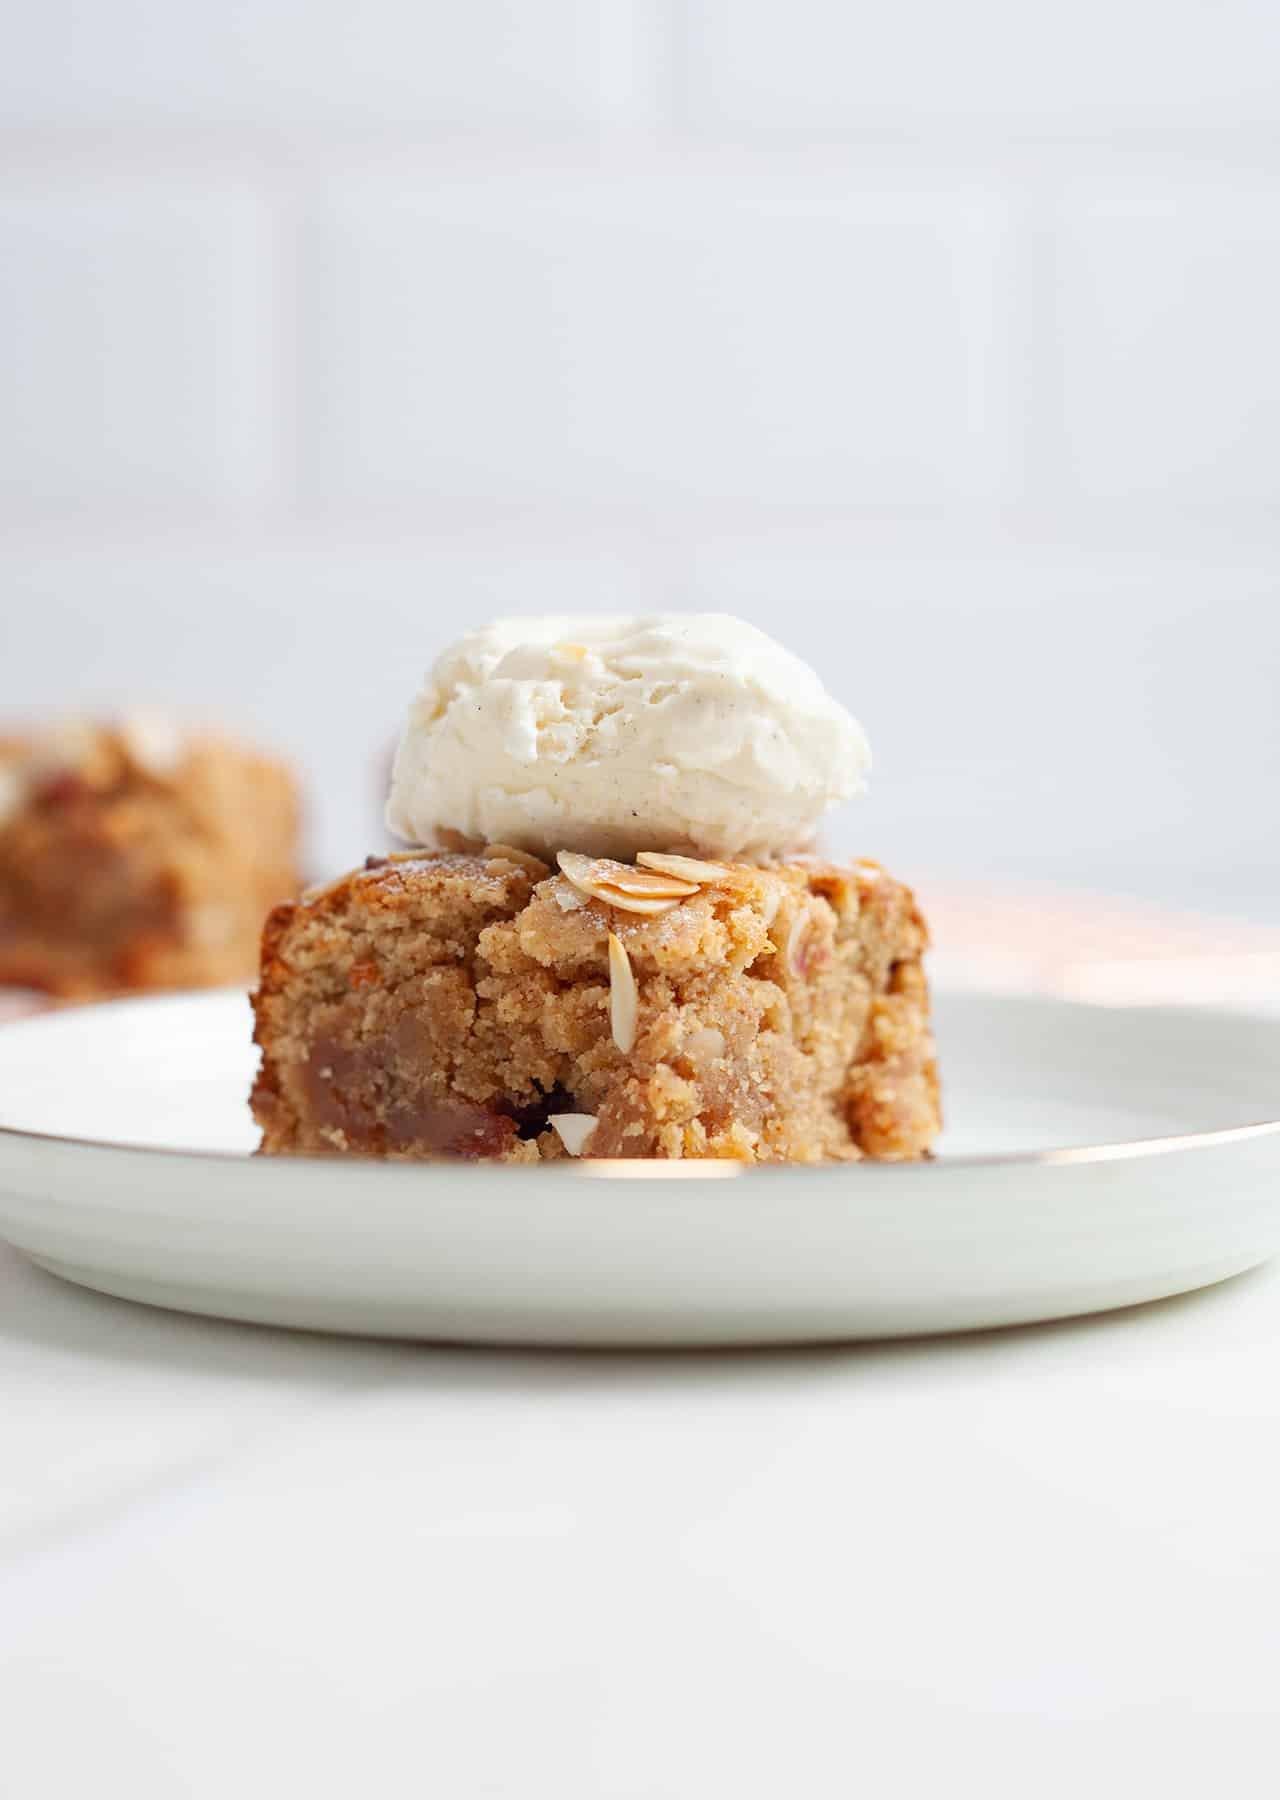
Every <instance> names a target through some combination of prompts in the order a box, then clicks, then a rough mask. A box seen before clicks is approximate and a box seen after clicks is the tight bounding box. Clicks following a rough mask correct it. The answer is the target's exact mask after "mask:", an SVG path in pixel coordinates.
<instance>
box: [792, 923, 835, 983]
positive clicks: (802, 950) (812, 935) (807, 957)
mask: <svg viewBox="0 0 1280 1800" xmlns="http://www.w3.org/2000/svg"><path fill="white" fill-rule="evenodd" d="M826 961H827V948H826V945H825V944H824V943H823V941H822V927H821V925H820V923H819V915H818V914H817V913H816V912H815V911H814V909H813V908H807V909H806V910H805V911H804V912H802V913H799V914H797V916H796V917H795V918H794V919H793V920H792V921H791V930H790V931H789V932H788V933H787V950H786V962H787V971H788V973H789V974H791V975H793V976H795V978H796V979H797V980H798V981H807V980H808V979H809V977H810V976H811V975H814V974H816V973H817V971H818V970H819V969H820V968H822V967H823V965H824V964H825V963H826Z"/></svg>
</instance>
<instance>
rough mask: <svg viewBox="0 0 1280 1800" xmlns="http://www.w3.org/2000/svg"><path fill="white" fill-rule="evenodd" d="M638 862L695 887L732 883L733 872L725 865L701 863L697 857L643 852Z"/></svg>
mask: <svg viewBox="0 0 1280 1800" xmlns="http://www.w3.org/2000/svg"><path fill="white" fill-rule="evenodd" d="M636 861H637V862H638V863H639V864H640V865H641V867H642V868H645V869H654V870H656V871H657V873H658V874H659V875H674V876H675V878H676V880H677V881H691V882H692V883H693V884H694V886H695V887H710V886H712V885H713V884H714V883H716V882H718V881H732V880H733V870H732V869H726V868H725V866H724V864H723V863H713V862H700V861H699V860H698V858H697V857H696V856H667V855H665V854H664V853H663V852H660V851H657V850H642V851H641V852H640V854H639V856H637V857H636Z"/></svg>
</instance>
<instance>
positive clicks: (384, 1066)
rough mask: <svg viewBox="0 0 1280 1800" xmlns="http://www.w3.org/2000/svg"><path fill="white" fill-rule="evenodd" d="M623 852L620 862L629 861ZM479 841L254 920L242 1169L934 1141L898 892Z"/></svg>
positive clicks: (922, 995) (920, 941)
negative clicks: (246, 1143) (283, 1162)
mask: <svg viewBox="0 0 1280 1800" xmlns="http://www.w3.org/2000/svg"><path fill="white" fill-rule="evenodd" d="M641 860H642V861H643V860H646V859H643V858H642V859H641ZM647 860H648V862H649V863H650V864H652V865H657V866H656V867H650V868H648V869H644V870H637V869H633V868H628V867H626V866H624V865H621V864H616V863H588V861H587V859H586V858H581V857H577V858H573V857H565V856H562V857H561V858H560V862H561V867H562V869H564V868H568V869H569V870H571V871H572V873H573V876H574V879H570V878H569V876H568V875H566V874H565V873H556V872H554V871H553V870H552V869H551V868H549V867H548V866H547V865H546V864H545V863H543V862H541V861H539V860H538V859H537V858H536V857H534V856H532V855H530V854H528V853H526V852H524V851H520V850H513V849H509V848H506V847H504V846H502V845H496V844H495V845H490V846H488V847H487V848H483V849H476V850H474V851H469V852H447V851H427V850H423V851H414V852H410V853H407V854H402V855H398V856H393V857H371V858H370V859H369V861H368V863H367V864H366V866H365V867H364V868H363V869H360V870H357V871H355V872H353V873H351V874H349V875H344V876H342V877H340V878H339V879H338V880H336V881H334V882H332V883H330V884H329V885H328V886H327V887H325V888H324V889H322V890H320V891H318V892H316V893H313V894H312V895H311V896H310V897H309V898H304V899H303V900H302V901H301V902H299V903H297V904H292V905H285V906H280V907H277V908H276V910H275V911H274V912H273V913H272V914H271V917H270V919H269V920H268V923H267V927H266V931H265V934H264V939H263V945H262V968H261V980H260V986H259V989H258V992H257V995H256V997H255V1003H254V1004H255V1013H256V1033H255V1036H256V1041H257V1043H258V1045H259V1046H260V1049H261V1052H262V1063H261V1071H260V1073H259V1076H258V1079H257V1083H256V1086H255V1088H254V1093H253V1110H254V1113H255V1116H256V1118H257V1120H258V1122H259V1124H260V1125H261V1127H262V1149H263V1150H264V1151H265V1152H268V1153H274V1154H279V1153H287V1152H362V1153H365V1154H371V1155H375V1156H385V1157H400V1158H430V1157H436V1156H440V1155H455V1156H462V1157H474V1158H493V1159H498V1160H503V1161H508V1162H523V1163H530V1162H537V1161H540V1160H542V1159H546V1158H559V1157H562V1156H564V1155H566V1154H583V1155H586V1156H591V1157H651V1158H681V1157H728V1158H736V1159H739V1160H743V1161H751V1162H776V1161H794V1162H807V1163H813V1162H824V1161H831V1160H836V1161H846V1162H847V1161H856V1160H857V1159H858V1158H860V1157H864V1156H865V1157H873V1158H880V1159H886V1160H901V1159H909V1158H914V1157H919V1156H922V1155H924V1154H925V1153H926V1152H927V1151H928V1148H929V1145H930V1143H931V1141H932V1139H933V1138H934V1136H935V1134H936V1133H937V1131H938V1129H939V1123H940V1119H939V1105H938V1081H937V1071H936V1066H935V1061H934V1048H933V1042H932V1038H931V1036H930V1030H929V1017H928V1014H929V1001H928V992H927V988H926V984H925V978H924V974H923V971H922V967H921V955H922V953H923V951H924V949H925V947H926V943H927V934H926V930H925V926H924V922H923V920H922V919H921V917H920V914H919V912H918V910H917V908H916V905H915V902H914V900H913V898H912V896H911V894H910V892H909V891H908V890H907V889H906V888H905V887H903V886H902V885H901V884H900V883H898V882H896V881H894V880H892V879H891V878H890V877H889V876H888V875H886V874H885V873H884V872H883V871H882V870H880V869H879V868H878V867H876V866H875V865H874V864H871V863H854V864H852V865H851V866H841V865H838V864H835V863H828V862H823V861H821V860H817V859H805V858H801V859H798V860H793V861H790V862H787V863H779V864H770V865H766V866H758V865H755V864H745V863H741V864H739V863H735V864H721V865H712V864H704V863H694V862H691V861H690V860H689V859H687V858H679V857H651V858H648V859H647Z"/></svg>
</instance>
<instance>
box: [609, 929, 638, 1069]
mask: <svg viewBox="0 0 1280 1800" xmlns="http://www.w3.org/2000/svg"><path fill="white" fill-rule="evenodd" d="M639 1018H640V993H639V990H638V989H637V987H636V978H635V972H634V971H633V969H632V967H631V958H630V957H629V956H628V955H627V953H626V951H625V949H624V948H623V946H622V944H621V943H620V942H619V941H618V939H617V937H615V935H614V933H613V932H612V931H611V932H610V933H609V1026H610V1029H611V1031H612V1032H613V1041H614V1043H615V1044H616V1045H617V1046H618V1048H619V1050H621V1052H622V1054H623V1055H624V1056H627V1055H629V1054H630V1053H631V1051H632V1050H633V1049H634V1048H635V1041H636V1025H637V1023H638V1021H639Z"/></svg>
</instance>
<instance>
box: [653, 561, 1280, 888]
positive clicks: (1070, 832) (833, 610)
mask: <svg viewBox="0 0 1280 1800" xmlns="http://www.w3.org/2000/svg"><path fill="white" fill-rule="evenodd" d="M681 592H682V597H684V598H685V599H686V600H687V601H688V602H690V603H696V604H697V605H699V606H708V607H717V608H723V609H724V610H727V611H730V612H737V613H741V614H742V615H744V616H745V617H747V618H750V619H754V620H755V621H756V622H757V623H758V624H760V625H763V626H764V627H765V628H766V629H769V630H772V631H774V632H776V633H777V634H778V635H780V636H782V637H783V638H785V640H786V641H787V642H788V643H790V644H791V645H792V646H793V647H794V648H795V649H796V650H797V651H798V652H799V653H800V654H801V655H803V656H805V657H807V658H809V659H810V660H811V661H813V662H814V663H816V665H817V666H818V667H819V668H821V670H822V671H823V675H824V678H825V680H826V681H827V684H828V686H829V687H830V688H831V689H832V691H833V692H834V693H835V694H837V695H838V696H839V698H840V699H841V700H843V701H844V702H845V704H846V705H848V706H849V707H851V708H852V710H853V711H854V712H855V713H856V714H857V716H858V717H859V718H860V719H861V720H862V722H863V724H864V725H865V726H866V729H867V732H868V735H869V737H870V740H871V745H872V750H873V753H874V758H875V762H874V767H873V770H872V776H871V784H870V790H869V793H868V794H867V796H866V797H865V798H863V799H860V800H858V801H855V802H854V803H853V804H852V805H851V806H850V807H849V808H847V809H845V810H844V812H843V813H842V814H841V816H839V817H838V818H837V819H836V820H835V821H834V823H833V826H832V839H833V841H834V842H836V843H840V844H851V845H852V846H853V847H854V848H856V849H857V850H858V851H859V852H861V853H862V854H865V855H869V856H874V857H877V858H882V859H883V860H886V861H889V862H891V863H892V864H893V865H894V866H898V867H901V868H902V869H905V870H907V871H908V872H909V871H911V870H913V869H916V870H920V871H921V872H923V871H925V870H927V869H953V870H964V871H966V872H969V873H972V874H974V875H978V876H984V877H991V878H994V877H998V876H1000V875H1019V876H1027V877H1030V876H1037V875H1044V876H1046V877H1049V878H1052V879H1054V880H1057V881H1062V882H1064V883H1069V884H1071V885H1073V886H1075V887H1079V888H1090V887H1092V888H1095V889H1098V890H1100V891H1107V890H1110V891H1113V892H1114V891H1123V890H1125V889H1126V888H1128V889H1131V890H1132V891H1134V892H1147V893H1150V894H1153V895H1157V896H1158V895H1159V893H1160V890H1161V887H1162V885H1167V889H1168V892H1169V894H1170V896H1171V897H1176V896H1177V895H1178V894H1185V895H1186V896H1187V897H1188V898H1190V897H1194V898H1195V900H1196V901H1197V903H1199V904H1204V905H1212V906H1216V907H1219V908H1225V909H1227V910H1229V909H1230V908H1231V906H1232V905H1234V904H1237V903H1240V904H1243V903H1244V902H1245V901H1246V900H1248V899H1249V898H1250V897H1255V898H1256V896H1257V894H1258V893H1259V892H1262V891H1267V890H1269V892H1270V899H1271V902H1272V904H1274V900H1275V881H1276V878H1275V867H1276V859H1275V826H1274V818H1273V814H1272V811H1271V809H1270V808H1269V807H1267V806H1266V805H1263V804H1260V798H1261V796H1264V795H1267V794H1270V793H1272V792H1274V791H1275V790H1276V788H1277V787H1280V713H1278V712H1277V709H1276V706H1275V681H1276V670H1277V668H1278V667H1280V606H1277V604H1276V595H1277V592H1280V547H1278V546H1277V544H1276V543H1275V541H1274V540H1273V541H1272V543H1271V545H1270V548H1258V547H1257V546H1255V547H1254V549H1253V550H1252V551H1249V550H1246V549H1244V548H1243V547H1237V546H1234V545H1230V546H1220V547H1219V548H1218V549H1217V550H1211V549H1207V548H1203V547H1202V548H1199V549H1195V548H1192V547H1191V546H1190V545H1186V544H1184V545H1183V546H1182V547H1181V549H1179V550H1174V549H1173V548H1172V547H1170V548H1166V549H1164V550H1161V551H1147V552H1136V551H1129V552H1125V553H1120V552H1118V551H1104V550H1101V549H1099V550H1097V551H1094V552H1084V551H1078V550H1074V549H1069V548H1066V547H1063V546H1058V547H1054V546H1046V547H1044V548H1041V549H1037V550H1035V551H1025V552H1019V551H1017V550H1016V549H1015V548H1013V547H1011V546H1005V547H1004V548H1003V549H1000V548H997V547H995V546H992V547H990V548H986V549H984V548H982V547H981V545H977V546H975V547H972V548H967V549H966V548H959V547H952V546H947V545H944V546H942V547H940V548H934V549H932V550H924V549H922V550H921V551H919V552H916V551H912V550H911V549H909V548H901V547H900V548H898V549H896V550H879V549H875V548H872V547H869V546H868V544H867V543H865V542H860V541H858V540H857V539H854V538H851V537H849V536H848V535H841V534H836V533H827V534H825V535H822V536H819V535H817V534H807V533H803V532H791V531H789V532H778V533H775V534H771V535H769V536H764V535H759V534H757V535H753V536H749V535H746V534H741V535H736V536H735V535H730V534H724V535H722V536H720V537H718V538H708V539H706V540H705V541H703V542H702V543H701V544H700V545H699V546H698V547H697V548H696V550H695V552H694V554H693V556H692V559H691V563H690V567H689V571H688V574H687V578H686V580H685V582H684V583H683V585H682V589H681Z"/></svg>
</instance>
